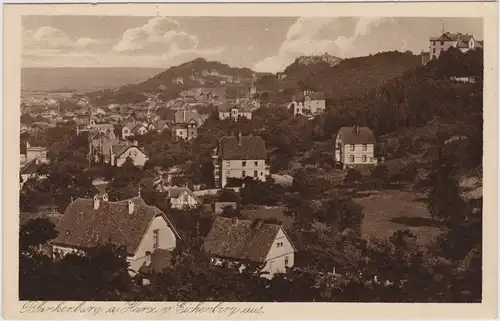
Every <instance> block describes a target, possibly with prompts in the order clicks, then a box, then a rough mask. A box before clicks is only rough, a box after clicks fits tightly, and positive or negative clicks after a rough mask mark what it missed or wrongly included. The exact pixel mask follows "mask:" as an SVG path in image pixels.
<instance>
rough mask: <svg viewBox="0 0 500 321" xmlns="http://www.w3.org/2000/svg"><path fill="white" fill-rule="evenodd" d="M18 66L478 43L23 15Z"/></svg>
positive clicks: (411, 25) (386, 29)
mask: <svg viewBox="0 0 500 321" xmlns="http://www.w3.org/2000/svg"><path fill="white" fill-rule="evenodd" d="M22 27H23V28H22V67H151V68H168V67H171V66H175V65H179V64H181V63H184V62H186V61H189V60H192V59H195V58H198V57H202V58H205V59H207V60H215V61H220V62H223V63H226V64H229V65H231V66H234V67H248V68H251V69H253V70H255V71H259V72H278V71H282V70H283V69H284V68H285V67H286V66H288V65H289V64H291V63H292V62H293V61H294V60H295V59H296V58H297V57H299V56H303V55H320V54H324V53H328V54H331V55H334V56H337V57H339V58H352V57H360V56H367V55H369V54H374V53H377V52H381V51H389V50H399V51H406V50H411V51H413V52H414V53H420V52H421V51H422V50H424V51H425V50H428V47H429V37H431V36H438V35H440V34H441V32H442V30H443V27H444V30H445V31H447V32H462V33H469V34H473V35H474V36H475V38H476V39H478V40H483V23H482V19H478V18H428V17H426V18H409V17H404V18H398V17H331V18H330V17H130V16H129V17H119V16H24V17H23V18H22Z"/></svg>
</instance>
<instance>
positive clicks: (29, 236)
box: [19, 218, 58, 253]
mask: <svg viewBox="0 0 500 321" xmlns="http://www.w3.org/2000/svg"><path fill="white" fill-rule="evenodd" d="M57 235H58V232H57V231H56V229H55V225H54V223H52V222H51V221H49V220H48V219H46V218H34V219H30V220H29V221H28V222H27V223H26V224H24V225H22V226H21V228H20V232H19V249H20V251H21V252H22V253H25V252H28V251H30V250H31V249H33V248H35V249H37V248H38V247H39V246H40V245H44V244H46V243H47V242H48V241H50V240H52V239H54V238H56V237H57Z"/></svg>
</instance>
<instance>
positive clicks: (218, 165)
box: [212, 134, 270, 188]
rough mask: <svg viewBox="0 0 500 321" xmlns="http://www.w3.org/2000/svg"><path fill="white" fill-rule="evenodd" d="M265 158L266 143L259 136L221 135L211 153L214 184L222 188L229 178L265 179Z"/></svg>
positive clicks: (267, 170) (266, 175) (267, 168)
mask: <svg viewBox="0 0 500 321" xmlns="http://www.w3.org/2000/svg"><path fill="white" fill-rule="evenodd" d="M266 158H267V156H266V143H265V142H264V140H263V139H262V138H261V137H260V136H245V137H243V136H242V135H241V134H239V135H238V136H224V137H222V138H221V139H219V146H218V147H217V148H216V149H214V151H213V154H212V161H213V164H214V178H215V185H216V186H217V187H220V188H224V187H225V186H226V185H227V183H228V179H230V178H237V179H244V178H246V177H252V178H254V179H256V180H260V181H265V180H266V179H267V177H268V176H269V174H270V167H269V166H268V165H266Z"/></svg>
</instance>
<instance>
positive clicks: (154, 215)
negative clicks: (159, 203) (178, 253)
mask: <svg viewBox="0 0 500 321" xmlns="http://www.w3.org/2000/svg"><path fill="white" fill-rule="evenodd" d="M83 226H85V228H82V227H83ZM56 229H57V231H58V232H59V235H58V236H57V237H56V238H55V239H54V240H53V241H52V242H51V244H52V247H53V253H54V254H56V255H65V254H68V253H71V252H80V251H82V250H85V249H86V248H90V247H96V246H102V245H106V244H108V243H111V244H114V245H116V246H125V247H126V250H127V254H128V256H127V261H128V262H129V263H130V269H131V273H132V274H135V273H136V272H138V271H139V269H140V268H141V267H143V266H145V265H147V264H148V262H149V261H150V256H151V253H152V252H153V251H154V250H156V249H163V250H168V251H172V250H173V249H175V247H176V244H177V240H178V239H180V237H179V234H178V233H177V231H176V230H175V227H174V226H173V225H172V223H171V222H170V220H169V219H168V218H167V216H166V215H165V214H164V213H163V212H162V211H160V210H159V209H158V208H156V207H154V206H149V205H147V204H146V203H145V202H144V200H143V199H142V198H140V197H136V198H132V199H128V200H123V201H118V202H109V201H108V198H107V195H103V196H102V197H98V196H94V198H93V199H84V198H78V199H77V200H75V201H73V202H72V203H71V204H70V205H68V207H67V208H66V211H65V212H64V216H63V217H62V218H61V220H60V221H59V223H58V224H57V227H56Z"/></svg>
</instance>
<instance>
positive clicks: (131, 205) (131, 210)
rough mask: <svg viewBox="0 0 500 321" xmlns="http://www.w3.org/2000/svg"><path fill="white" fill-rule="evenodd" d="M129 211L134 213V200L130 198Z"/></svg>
mask: <svg viewBox="0 0 500 321" xmlns="http://www.w3.org/2000/svg"><path fill="white" fill-rule="evenodd" d="M128 213H129V214H132V213H134V202H132V200H128Z"/></svg>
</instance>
